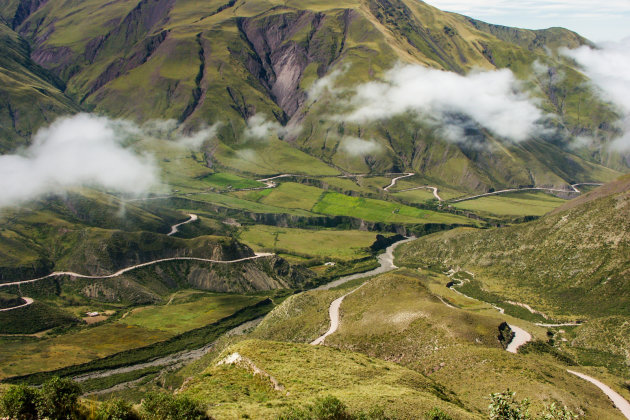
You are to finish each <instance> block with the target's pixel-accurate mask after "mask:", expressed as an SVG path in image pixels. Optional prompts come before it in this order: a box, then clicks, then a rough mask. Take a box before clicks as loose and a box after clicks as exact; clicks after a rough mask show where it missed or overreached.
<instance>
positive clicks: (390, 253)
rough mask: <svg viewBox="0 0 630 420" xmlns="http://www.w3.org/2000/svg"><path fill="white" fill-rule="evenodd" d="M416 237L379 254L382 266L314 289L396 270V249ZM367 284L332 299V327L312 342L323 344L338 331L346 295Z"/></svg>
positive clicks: (398, 243)
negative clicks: (342, 304)
mask: <svg viewBox="0 0 630 420" xmlns="http://www.w3.org/2000/svg"><path fill="white" fill-rule="evenodd" d="M414 239H416V238H414V237H411V238H407V239H403V240H401V241H398V242H396V243H395V244H392V245H391V246H389V247H388V248H387V249H386V250H385V252H384V253H383V254H381V255H379V256H378V262H379V264H380V266H379V267H378V268H375V269H374V270H370V271H366V272H365V273H357V274H353V275H351V276H346V277H341V278H339V279H337V280H335V281H332V282H330V283H328V284H325V285H322V286H319V287H318V288H316V289H314V290H329V289H332V288H333V287H337V286H340V285H342V284H344V283H347V282H349V281H351V280H356V279H360V278H364V277H371V276H375V275H377V274H383V273H387V272H388V271H392V270H395V269H396V268H398V267H396V266H395V265H394V250H395V249H396V247H398V246H399V245H401V244H404V243H406V242H409V241H413V240H414ZM364 285H365V283H363V284H361V285H360V286H359V287H357V288H355V289H353V290H351V291H350V292H348V293H346V294H345V295H343V296H341V297H340V298H337V299H335V300H333V301H332V303H331V304H330V307H329V308H328V315H329V316H330V327H329V328H328V331H326V333H325V334H324V335H322V336H321V337H318V338H317V339H316V340H314V341H313V342H312V343H311V344H312V345H314V346H316V345H319V344H323V343H324V340H326V337H328V336H329V335H331V334H333V333H334V332H335V331H337V329H338V328H339V310H340V308H341V303H342V302H343V300H344V299H345V298H346V296H348V295H351V294H352V293H354V292H356V291H357V290H359V289H360V288H361V287H363V286H364Z"/></svg>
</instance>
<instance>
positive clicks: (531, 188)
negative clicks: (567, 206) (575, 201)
mask: <svg viewBox="0 0 630 420" xmlns="http://www.w3.org/2000/svg"><path fill="white" fill-rule="evenodd" d="M580 185H594V186H601V185H604V184H599V183H596V182H582V183H579V184H572V185H570V187H571V189H570V190H561V189H559V188H545V187H527V188H508V189H506V190H499V191H493V192H488V193H484V194H477V195H472V196H470V197H464V198H459V199H457V200H451V201H450V202H451V203H461V202H462V201H468V200H475V199H477V198H481V197H488V196H491V195H498V194H506V193H511V192H519V191H551V192H560V193H569V194H576V193H577V194H581V193H582V192H581V191H580V190H578V189H577V188H576V187H578V186H580Z"/></svg>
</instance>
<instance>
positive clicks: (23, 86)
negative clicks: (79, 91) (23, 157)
mask: <svg viewBox="0 0 630 420" xmlns="http://www.w3.org/2000/svg"><path fill="white" fill-rule="evenodd" d="M30 53H31V50H30V46H29V44H28V43H27V42H26V41H25V40H24V39H22V38H21V37H19V36H18V35H17V34H16V33H15V32H13V31H12V30H11V29H10V28H9V27H7V26H6V25H5V24H4V23H2V22H1V21H0V152H7V151H10V150H13V149H15V148H16V146H18V145H24V144H26V143H28V141H29V140H30V137H31V135H32V134H34V132H35V131H36V130H37V129H38V128H39V127H41V126H43V125H47V124H48V123H50V122H52V121H53V120H54V119H55V118H56V117H57V116H60V115H64V114H69V113H75V112H77V111H78V110H79V107H78V105H76V104H75V103H74V102H73V101H72V100H71V99H70V98H68V97H67V96H66V95H65V94H64V93H63V92H64V90H65V85H64V83H63V82H62V81H61V80H60V79H59V78H57V77H55V76H54V75H52V74H51V73H50V72H49V71H47V70H45V69H44V68H42V67H40V66H39V65H37V64H36V63H35V62H33V60H32V59H31V58H30Z"/></svg>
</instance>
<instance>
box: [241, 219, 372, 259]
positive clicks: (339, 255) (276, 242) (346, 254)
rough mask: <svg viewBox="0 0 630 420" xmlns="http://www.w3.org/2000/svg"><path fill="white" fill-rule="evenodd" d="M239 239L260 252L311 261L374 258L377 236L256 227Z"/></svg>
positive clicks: (355, 232) (344, 232)
mask: <svg viewBox="0 0 630 420" xmlns="http://www.w3.org/2000/svg"><path fill="white" fill-rule="evenodd" d="M239 239H240V240H241V241H243V242H244V243H245V244H247V245H249V246H250V247H252V248H253V249H254V250H256V251H263V250H272V251H273V252H279V251H282V252H286V253H289V254H293V255H297V256H304V257H309V258H325V259H328V260H353V259H357V258H363V257H367V256H369V255H370V253H369V251H368V248H369V246H370V245H372V243H373V242H374V240H375V239H376V233H373V232H365V231H358V230H327V229H324V230H307V229H291V228H280V227H275V226H264V225H254V226H250V227H247V228H245V229H244V230H243V231H241V233H240V236H239Z"/></svg>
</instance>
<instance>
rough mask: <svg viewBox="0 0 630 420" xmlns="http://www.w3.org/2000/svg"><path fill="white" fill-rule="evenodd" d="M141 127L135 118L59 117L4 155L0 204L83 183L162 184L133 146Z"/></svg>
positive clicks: (139, 189)
mask: <svg viewBox="0 0 630 420" xmlns="http://www.w3.org/2000/svg"><path fill="white" fill-rule="evenodd" d="M139 133H141V129H140V128H139V127H137V126H136V125H134V124H132V123H129V122H125V121H121V120H110V119H108V118H105V117H98V116H93V115H89V114H78V115H75V116H72V117H66V118H61V119H58V120H57V121H56V122H54V123H53V124H52V125H51V126H50V127H48V128H43V129H41V130H39V131H38V132H37V134H35V136H34V137H33V143H32V145H31V146H29V147H28V148H26V149H24V150H23V151H22V153H19V154H10V155H0V191H1V193H0V207H4V206H12V205H19V204H21V203H23V202H26V201H28V200H32V199H36V198H38V197H41V196H45V195H48V194H62V193H64V192H65V191H67V190H68V189H69V188H74V187H79V186H91V187H97V188H104V189H106V190H109V191H116V192H119V193H123V194H129V195H135V196H138V195H143V194H146V193H147V192H148V191H149V190H150V189H151V188H152V187H155V186H156V185H158V183H159V171H158V168H157V166H156V165H155V163H154V162H153V160H152V159H151V157H149V156H146V155H139V154H138V153H136V152H135V151H133V150H132V149H131V148H130V147H129V146H130V144H129V143H130V142H131V139H132V138H133V137H134V136H137V135H138V134H139Z"/></svg>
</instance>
